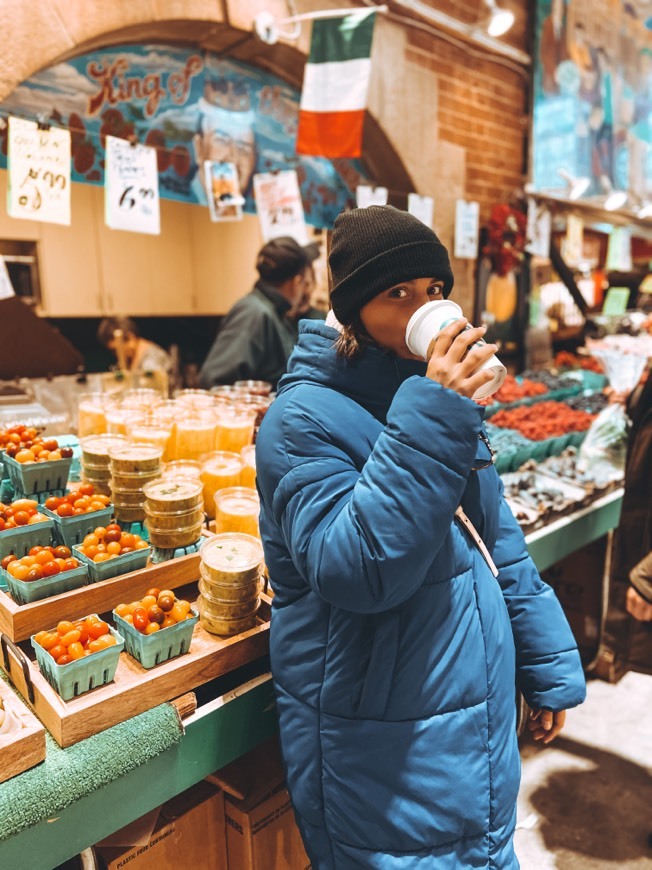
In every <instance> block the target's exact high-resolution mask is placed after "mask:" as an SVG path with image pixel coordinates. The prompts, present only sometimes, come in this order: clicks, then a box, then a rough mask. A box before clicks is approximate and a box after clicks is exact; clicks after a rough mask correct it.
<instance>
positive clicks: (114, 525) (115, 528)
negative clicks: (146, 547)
mask: <svg viewBox="0 0 652 870" xmlns="http://www.w3.org/2000/svg"><path fill="white" fill-rule="evenodd" d="M106 531H107V532H120V534H122V529H121V528H120V526H119V525H118V524H117V523H109V525H108V526H107V527H106Z"/></svg>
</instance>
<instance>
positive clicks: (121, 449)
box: [109, 444, 163, 462]
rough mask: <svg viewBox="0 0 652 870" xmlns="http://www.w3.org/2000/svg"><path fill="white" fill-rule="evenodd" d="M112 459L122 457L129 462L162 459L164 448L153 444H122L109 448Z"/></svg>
mask: <svg viewBox="0 0 652 870" xmlns="http://www.w3.org/2000/svg"><path fill="white" fill-rule="evenodd" d="M109 456H110V457H111V459H122V460H127V461H128V462H140V461H143V460H148V459H150V460H151V459H160V458H161V456H163V450H162V449H161V448H160V447H155V446H154V445H153V444H121V445H119V446H117V447H113V448H112V449H111V450H109Z"/></svg>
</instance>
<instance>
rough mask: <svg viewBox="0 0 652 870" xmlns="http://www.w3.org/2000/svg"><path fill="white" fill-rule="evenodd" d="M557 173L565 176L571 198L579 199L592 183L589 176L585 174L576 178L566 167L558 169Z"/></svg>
mask: <svg viewBox="0 0 652 870" xmlns="http://www.w3.org/2000/svg"><path fill="white" fill-rule="evenodd" d="M557 175H559V176H560V177H561V178H563V179H564V181H565V182H566V184H567V185H568V198H569V199H579V198H580V197H581V196H582V195H583V194H585V193H586V191H587V190H588V189H589V187H590V185H591V179H590V178H587V177H586V176H583V175H582V176H579V177H578V178H575V177H574V176H572V175H571V174H570V172H567V171H566V170H565V169H558V170H557Z"/></svg>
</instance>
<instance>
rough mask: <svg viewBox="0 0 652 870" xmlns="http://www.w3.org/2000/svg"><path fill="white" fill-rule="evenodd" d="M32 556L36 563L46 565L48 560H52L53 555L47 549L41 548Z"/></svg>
mask: <svg viewBox="0 0 652 870" xmlns="http://www.w3.org/2000/svg"><path fill="white" fill-rule="evenodd" d="M34 558H35V559H36V564H37V565H47V564H48V562H54V556H53V555H52V553H51V552H50V551H49V550H41V552H40V553H37V554H36V556H35V557H34Z"/></svg>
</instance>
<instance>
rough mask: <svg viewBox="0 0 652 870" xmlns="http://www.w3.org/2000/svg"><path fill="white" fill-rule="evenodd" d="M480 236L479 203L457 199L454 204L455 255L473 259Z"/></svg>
mask: <svg viewBox="0 0 652 870" xmlns="http://www.w3.org/2000/svg"><path fill="white" fill-rule="evenodd" d="M479 238H480V203H479V202H465V201H464V200H463V199H458V200H457V203H456V204H455V254H454V255H455V256H456V257H459V258H460V259H462V260H475V258H476V257H477V256H478V242H479Z"/></svg>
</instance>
